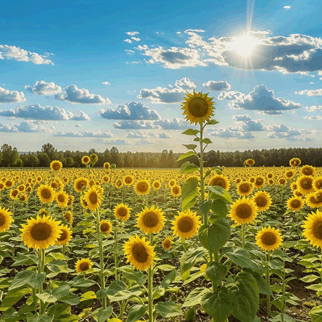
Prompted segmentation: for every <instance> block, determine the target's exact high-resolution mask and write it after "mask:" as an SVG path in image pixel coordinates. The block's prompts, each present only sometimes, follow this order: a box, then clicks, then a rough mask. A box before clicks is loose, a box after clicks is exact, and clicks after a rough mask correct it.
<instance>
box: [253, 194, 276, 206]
mask: <svg viewBox="0 0 322 322" xmlns="http://www.w3.org/2000/svg"><path fill="white" fill-rule="evenodd" d="M253 200H254V201H255V204H256V206H257V208H258V211H265V210H267V209H268V208H269V207H270V205H271V204H272V199H271V196H270V195H269V193H267V192H266V191H258V192H257V193H256V194H255V196H254V197H253Z"/></svg>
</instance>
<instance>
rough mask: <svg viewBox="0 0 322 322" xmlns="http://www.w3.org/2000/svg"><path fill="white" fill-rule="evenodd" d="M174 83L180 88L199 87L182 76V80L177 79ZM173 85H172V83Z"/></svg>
mask: <svg viewBox="0 0 322 322" xmlns="http://www.w3.org/2000/svg"><path fill="white" fill-rule="evenodd" d="M174 84H175V85H176V86H177V87H178V88H182V89H186V90H191V89H194V88H196V87H197V86H196V84H195V83H194V82H193V81H191V80H190V79H189V78H187V77H184V78H181V79H180V80H176V81H175V83H174ZM169 86H170V85H169ZM171 87H172V85H171Z"/></svg>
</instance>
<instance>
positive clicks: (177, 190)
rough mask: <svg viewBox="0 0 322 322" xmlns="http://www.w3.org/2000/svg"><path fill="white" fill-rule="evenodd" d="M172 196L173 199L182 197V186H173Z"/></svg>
mask: <svg viewBox="0 0 322 322" xmlns="http://www.w3.org/2000/svg"><path fill="white" fill-rule="evenodd" d="M171 194H172V196H173V197H179V196H180V195H181V187H180V186H177V185H175V186H173V187H172V188H171Z"/></svg>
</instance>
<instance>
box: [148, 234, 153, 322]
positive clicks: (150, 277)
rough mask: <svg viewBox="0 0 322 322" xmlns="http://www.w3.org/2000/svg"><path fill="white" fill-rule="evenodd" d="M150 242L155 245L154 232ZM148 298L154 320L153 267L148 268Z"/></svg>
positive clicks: (150, 314) (151, 318) (150, 319)
mask: <svg viewBox="0 0 322 322" xmlns="http://www.w3.org/2000/svg"><path fill="white" fill-rule="evenodd" d="M150 243H151V246H153V234H152V233H150ZM148 300H149V322H153V267H152V264H151V266H150V267H149V270H148Z"/></svg>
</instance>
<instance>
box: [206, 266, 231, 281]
mask: <svg viewBox="0 0 322 322" xmlns="http://www.w3.org/2000/svg"><path fill="white" fill-rule="evenodd" d="M226 273H227V268H226V266H225V265H224V264H222V263H216V262H214V263H212V264H211V265H210V266H208V267H207V269H206V274H207V276H208V277H209V279H210V280H211V283H212V285H213V286H215V287H217V286H219V285H220V284H221V282H222V280H223V279H224V278H225V276H226Z"/></svg>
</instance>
